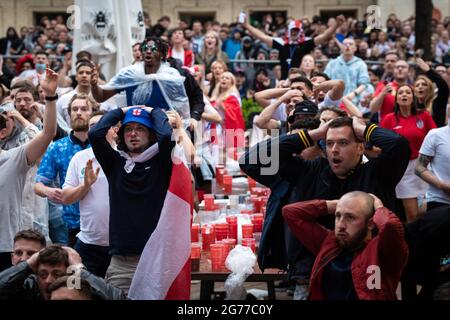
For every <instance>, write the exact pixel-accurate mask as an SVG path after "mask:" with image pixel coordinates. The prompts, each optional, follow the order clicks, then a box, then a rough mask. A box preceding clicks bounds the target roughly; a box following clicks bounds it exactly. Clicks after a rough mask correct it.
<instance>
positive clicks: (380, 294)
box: [283, 191, 408, 300]
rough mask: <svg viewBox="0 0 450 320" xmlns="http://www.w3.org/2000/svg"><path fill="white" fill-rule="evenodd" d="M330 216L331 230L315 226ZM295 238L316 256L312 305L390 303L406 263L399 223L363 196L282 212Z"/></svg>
mask: <svg viewBox="0 0 450 320" xmlns="http://www.w3.org/2000/svg"><path fill="white" fill-rule="evenodd" d="M331 214H332V215H334V216H335V230H334V231H332V230H327V229H326V228H325V227H323V226H322V225H321V224H320V223H319V222H318V220H319V218H320V217H323V216H326V215H331ZM283 217H284V219H285V220H286V222H287V224H288V225H289V228H290V229H291V231H292V232H293V233H294V235H295V236H296V237H297V238H298V239H299V240H300V241H301V242H302V243H303V244H304V245H305V246H306V247H307V248H308V249H309V250H310V251H311V252H312V253H313V254H314V255H315V256H316V260H315V262H314V266H313V269H312V272H311V278H310V294H309V299H311V300H395V299H397V297H396V294H395V291H396V288H397V285H398V282H399V281H400V276H401V274H402V271H403V268H404V267H405V265H406V262H407V258H408V246H407V243H406V241H405V239H404V230H403V225H402V223H401V222H400V219H399V218H398V217H397V216H396V215H395V214H394V213H393V212H391V211H390V210H389V209H387V208H385V207H384V206H383V203H382V202H381V200H380V199H378V198H377V197H376V196H374V195H372V194H368V193H365V192H362V191H353V192H349V193H346V194H344V195H343V196H342V197H341V198H340V199H339V200H331V201H326V200H310V201H303V202H297V203H294V204H291V205H287V206H285V207H284V208H283Z"/></svg>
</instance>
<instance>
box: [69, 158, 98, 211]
mask: <svg viewBox="0 0 450 320" xmlns="http://www.w3.org/2000/svg"><path fill="white" fill-rule="evenodd" d="M74 159H75V157H74V158H72V160H70V164H69V169H68V170H67V175H66V181H65V183H64V187H63V190H62V202H63V204H65V205H69V204H72V203H75V202H78V201H80V200H83V199H84V197H86V195H87V194H88V192H89V190H90V189H91V186H92V185H93V184H94V183H95V182H96V181H97V178H98V175H99V173H100V167H98V168H97V169H96V170H94V168H93V167H92V160H88V161H87V163H86V167H85V169H84V179H83V182H82V183H79V179H78V176H77V175H78V172H77V171H76V170H75V168H74V166H75V162H74ZM74 180H76V181H74Z"/></svg>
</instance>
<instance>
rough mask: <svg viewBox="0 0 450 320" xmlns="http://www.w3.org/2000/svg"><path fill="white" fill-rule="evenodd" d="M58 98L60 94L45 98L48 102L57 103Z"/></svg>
mask: <svg viewBox="0 0 450 320" xmlns="http://www.w3.org/2000/svg"><path fill="white" fill-rule="evenodd" d="M58 98H59V97H58V94H55V95H54V96H45V100H46V101H56V100H58Z"/></svg>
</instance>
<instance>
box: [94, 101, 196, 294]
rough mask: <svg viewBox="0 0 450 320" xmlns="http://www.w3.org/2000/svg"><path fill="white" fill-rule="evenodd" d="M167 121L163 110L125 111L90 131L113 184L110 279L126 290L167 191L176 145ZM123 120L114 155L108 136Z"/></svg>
mask: <svg viewBox="0 0 450 320" xmlns="http://www.w3.org/2000/svg"><path fill="white" fill-rule="evenodd" d="M169 118H171V119H172V120H169ZM169 118H168V117H167V115H166V114H165V113H164V111H163V110H162V109H154V108H152V107H148V106H138V107H136V106H133V107H126V108H122V109H116V110H113V111H110V112H108V113H107V114H106V115H104V116H103V118H102V119H100V121H99V122H98V123H97V125H96V126H95V127H94V128H92V129H91V130H90V131H89V140H90V142H91V145H92V149H93V150H94V154H95V157H96V159H97V161H98V162H99V164H100V165H101V167H102V169H103V171H104V173H105V175H106V178H107V179H108V183H109V199H110V200H109V201H110V232H109V245H110V254H111V255H112V258H111V263H110V265H109V268H108V270H107V272H106V279H107V281H108V282H109V283H111V284H112V285H114V286H116V287H118V288H121V289H122V290H124V291H128V289H129V287H130V285H131V281H132V279H133V275H134V273H135V271H136V267H137V264H138V262H139V258H140V255H141V253H142V251H143V249H144V247H145V245H146V243H147V241H148V239H149V237H150V236H151V234H152V233H153V231H154V230H155V228H156V226H157V224H158V221H159V217H160V215H161V209H162V207H163V204H164V199H165V197H166V193H167V190H168V187H169V181H170V177H171V174H172V160H171V152H172V149H173V147H174V146H175V141H173V140H172V131H173V130H172V127H171V124H170V122H172V123H174V117H173V115H172V114H171V113H169ZM119 121H121V123H122V126H121V128H120V129H119V132H118V139H119V143H118V151H116V150H114V149H113V148H112V147H111V145H110V144H109V142H108V141H107V139H106V135H107V133H108V130H109V129H110V128H111V126H114V125H116V124H117V123H118V122H119ZM184 140H188V139H184V138H183V141H184Z"/></svg>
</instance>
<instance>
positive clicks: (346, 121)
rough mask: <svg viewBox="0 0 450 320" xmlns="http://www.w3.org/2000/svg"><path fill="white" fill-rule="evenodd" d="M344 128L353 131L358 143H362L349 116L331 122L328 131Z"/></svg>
mask: <svg viewBox="0 0 450 320" xmlns="http://www.w3.org/2000/svg"><path fill="white" fill-rule="evenodd" d="M342 127H349V128H350V129H352V132H353V135H354V136H355V140H356V141H357V142H362V141H360V139H359V138H358V136H357V135H356V133H355V129H354V128H353V118H350V117H348V116H347V117H338V118H336V119H333V120H331V122H330V124H329V125H328V129H334V128H342Z"/></svg>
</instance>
